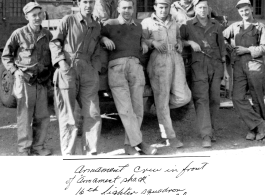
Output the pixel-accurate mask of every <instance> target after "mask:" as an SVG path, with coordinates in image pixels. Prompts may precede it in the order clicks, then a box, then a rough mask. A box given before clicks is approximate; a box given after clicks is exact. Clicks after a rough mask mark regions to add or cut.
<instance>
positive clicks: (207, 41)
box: [180, 0, 229, 147]
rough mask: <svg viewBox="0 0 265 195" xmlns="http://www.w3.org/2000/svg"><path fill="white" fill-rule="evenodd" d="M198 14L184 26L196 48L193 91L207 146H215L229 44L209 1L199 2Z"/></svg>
mask: <svg viewBox="0 0 265 195" xmlns="http://www.w3.org/2000/svg"><path fill="white" fill-rule="evenodd" d="M194 6H195V13H196V17H195V18H193V19H191V20H188V21H187V24H183V25H182V26H181V28H180V31H181V37H182V38H183V41H184V45H186V46H191V48H192V50H193V51H192V64H191V70H192V71H191V72H192V83H191V90H192V96H193V101H194V104H195V110H196V118H197V124H198V128H199V131H200V133H201V137H202V139H203V141H202V146H203V147H211V141H215V139H216V138H215V136H214V134H213V132H214V129H215V118H216V115H217V113H218V110H219V105H220V84H221V80H222V78H223V76H224V73H225V78H226V79H227V78H228V77H229V76H228V74H227V71H226V64H225V54H226V49H225V44H224V38H223V34H222V30H221V26H220V24H219V23H218V22H217V21H216V20H214V19H211V18H209V17H208V2H207V0H199V1H197V3H196V4H194Z"/></svg>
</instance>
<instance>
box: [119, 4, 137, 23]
mask: <svg viewBox="0 0 265 195" xmlns="http://www.w3.org/2000/svg"><path fill="white" fill-rule="evenodd" d="M118 12H119V14H121V16H122V17H123V18H124V19H125V20H131V19H132V16H133V12H134V8H133V2H132V1H121V2H120V4H119V6H118Z"/></svg>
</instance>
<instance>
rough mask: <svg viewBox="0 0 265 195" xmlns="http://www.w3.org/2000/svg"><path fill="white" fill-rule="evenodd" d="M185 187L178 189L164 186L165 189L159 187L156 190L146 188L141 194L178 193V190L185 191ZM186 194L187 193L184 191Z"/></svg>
mask: <svg viewBox="0 0 265 195" xmlns="http://www.w3.org/2000/svg"><path fill="white" fill-rule="evenodd" d="M185 191H186V190H185V189H176V188H169V187H167V188H164V189H158V190H154V189H144V190H143V191H142V193H141V194H146V195H150V194H162V193H167V194H169V193H178V192H185ZM184 194H186V193H184Z"/></svg>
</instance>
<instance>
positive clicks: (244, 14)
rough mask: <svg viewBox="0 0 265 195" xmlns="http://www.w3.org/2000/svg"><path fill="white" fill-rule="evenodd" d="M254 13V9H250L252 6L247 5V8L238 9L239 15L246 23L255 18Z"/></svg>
mask: <svg viewBox="0 0 265 195" xmlns="http://www.w3.org/2000/svg"><path fill="white" fill-rule="evenodd" d="M252 11H253V9H252V7H250V6H248V5H245V6H243V7H240V8H239V9H238V13H239V15H240V16H241V18H242V19H243V20H245V21H247V20H250V19H252V18H253V16H252Z"/></svg>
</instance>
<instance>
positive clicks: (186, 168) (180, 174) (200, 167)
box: [176, 161, 208, 178]
mask: <svg viewBox="0 0 265 195" xmlns="http://www.w3.org/2000/svg"><path fill="white" fill-rule="evenodd" d="M192 163H193V161H192V162H191V163H190V164H188V166H186V167H185V168H184V169H182V171H181V172H180V173H179V174H178V175H177V176H176V178H179V177H180V176H182V175H183V174H184V173H186V172H190V171H200V170H203V169H204V168H205V167H206V165H208V163H206V162H204V163H202V165H201V166H199V167H190V165H191V164H192Z"/></svg>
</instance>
